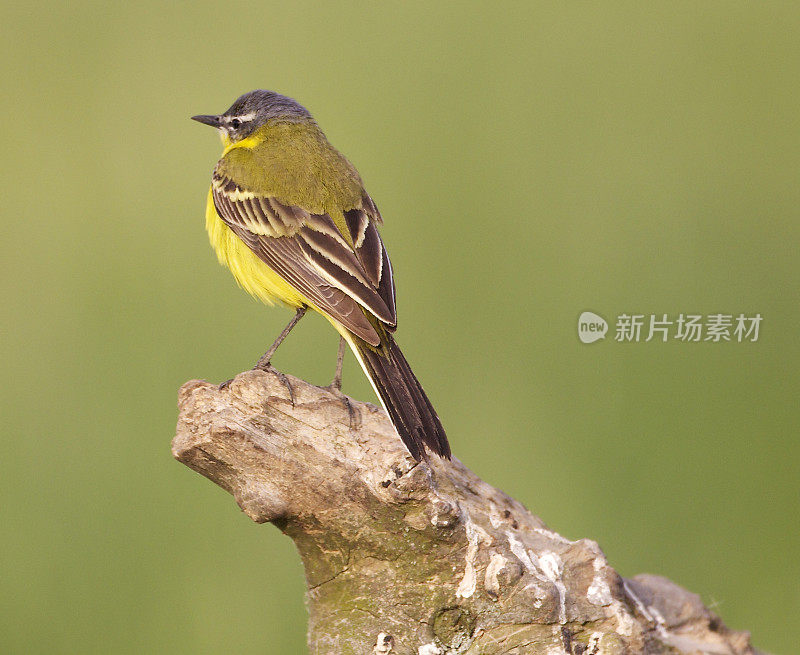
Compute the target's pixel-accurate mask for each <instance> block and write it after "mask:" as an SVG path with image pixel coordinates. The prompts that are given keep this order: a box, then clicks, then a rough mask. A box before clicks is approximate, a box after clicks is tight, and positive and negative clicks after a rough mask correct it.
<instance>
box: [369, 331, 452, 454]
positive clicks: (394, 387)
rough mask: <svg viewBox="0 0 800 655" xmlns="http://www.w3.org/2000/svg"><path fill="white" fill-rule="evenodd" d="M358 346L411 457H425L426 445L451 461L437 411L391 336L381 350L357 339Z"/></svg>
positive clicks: (448, 446) (386, 338)
mask: <svg viewBox="0 0 800 655" xmlns="http://www.w3.org/2000/svg"><path fill="white" fill-rule="evenodd" d="M355 346H356V348H358V352H359V354H360V355H361V360H362V362H363V364H364V367H365V368H366V373H367V375H369V377H370V378H371V379H372V383H373V384H374V385H375V389H376V390H377V392H378V394H379V395H380V397H381V400H383V404H384V405H385V407H386V410H387V411H388V412H389V417H390V418H391V419H392V423H394V427H395V429H396V430H397V433H398V434H399V435H400V438H401V439H402V440H403V443H404V444H405V445H406V448H408V450H409V452H410V453H411V455H412V457H413V458H414V459H415V460H417V461H420V459H422V458H424V457H426V453H425V447H426V446H427V447H428V449H430V450H432V451H433V452H434V453H436V454H437V455H439V456H440V457H444V458H446V459H450V444H449V443H447V435H446V434H445V433H444V428H443V427H442V423H441V421H440V420H439V417H438V416H437V415H436V410H435V409H434V408H433V405H431V401H430V400H428V396H426V395H425V392H424V391H423V389H422V385H420V383H419V381H418V380H417V378H416V376H415V375H414V373H413V371H412V370H411V367H410V366H409V365H408V362H407V361H406V358H405V357H403V353H402V352H400V347H399V346H398V345H397V344H396V343H395V341H394V339H392V337H391V335H389V334H386V335H385V337H384V344H383V346H382V347H381V348H380V350H375V349H374V348H372V347H370V346H369V345H367V344H366V343H364V342H363V341H361V340H360V339H358V338H356V339H355Z"/></svg>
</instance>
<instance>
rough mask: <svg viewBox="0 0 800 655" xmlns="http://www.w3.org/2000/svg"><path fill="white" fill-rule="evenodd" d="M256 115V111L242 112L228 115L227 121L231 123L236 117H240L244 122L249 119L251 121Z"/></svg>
mask: <svg viewBox="0 0 800 655" xmlns="http://www.w3.org/2000/svg"><path fill="white" fill-rule="evenodd" d="M255 117H256V114H255V112H250V113H249V114H242V115H241V116H226V117H225V122H226V123H230V122H231V121H232V120H233V119H234V118H238V119H239V120H240V121H242V122H243V123H245V122H247V121H251V120H253V119H254V118H255Z"/></svg>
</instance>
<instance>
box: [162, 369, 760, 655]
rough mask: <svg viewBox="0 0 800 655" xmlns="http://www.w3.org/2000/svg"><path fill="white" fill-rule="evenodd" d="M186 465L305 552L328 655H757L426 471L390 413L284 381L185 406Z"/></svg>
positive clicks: (463, 471)
mask: <svg viewBox="0 0 800 655" xmlns="http://www.w3.org/2000/svg"><path fill="white" fill-rule="evenodd" d="M179 406H180V417H179V420H178V428H177V434H176V436H175V439H174V440H173V442H172V449H173V454H174V456H175V457H176V458H177V459H178V460H179V461H181V462H182V463H184V464H186V465H187V466H189V467H190V468H192V469H194V470H195V471H197V472H198V473H201V474H202V475H204V476H206V477H207V478H209V479H210V480H212V481H213V482H215V483H216V484H218V485H219V486H221V487H223V488H224V489H226V490H227V491H228V492H230V493H231V494H232V495H233V496H234V498H235V499H236V502H237V503H238V504H239V506H240V507H241V508H242V510H243V511H244V512H245V513H246V514H247V515H248V516H249V517H250V518H252V519H253V520H254V521H257V522H259V523H263V522H267V521H269V522H272V523H274V524H275V525H276V526H278V527H279V528H280V529H281V530H282V531H283V532H284V533H285V534H287V535H288V536H289V537H291V538H292V539H293V540H294V542H295V544H296V546H297V549H298V551H299V552H300V556H301V558H302V560H303V564H304V566H305V572H306V582H307V585H308V591H307V594H306V599H307V604H308V611H309V630H308V645H309V650H310V652H311V653H312V654H314V655H323V654H324V655H328V654H330V655H334V654H335V655H342V654H347V655H349V654H353V655H355V654H358V655H369V654H372V653H380V654H386V653H393V654H394V653H396V654H398V655H406V654H407V655H412V654H413V655H437V654H438V655H444V654H446V653H448V654H455V653H463V654H468V655H478V654H480V655H500V654H501V653H502V654H508V655H511V654H512V653H513V654H523V653H536V654H539V653H541V654H543V655H544V654H547V655H554V654H563V653H568V654H570V655H601V654H609V655H611V654H622V653H636V654H645V653H647V654H651V653H652V654H656V653H658V654H667V653H714V654H717V653H719V654H720V655H722V654H724V655H741V654H745V653H755V652H756V651H755V650H754V649H753V648H752V647H751V646H750V640H749V635H748V634H747V633H744V632H734V631H731V630H729V629H727V628H726V627H725V626H724V625H723V623H722V621H721V620H720V619H719V618H718V617H717V616H716V615H714V614H713V613H712V612H710V611H709V610H708V609H706V608H705V607H704V606H703V604H702V603H701V602H700V600H699V598H698V597H697V596H696V595H694V594H691V593H689V592H688V591H686V590H684V589H682V588H681V587H679V586H678V585H676V584H674V583H672V582H670V581H669V580H666V579H664V578H661V577H657V576H652V575H640V576H636V577H635V578H632V579H627V580H626V579H624V578H622V577H620V575H619V574H618V573H617V572H616V571H615V570H614V569H613V568H612V567H611V566H610V565H609V563H608V562H607V561H606V558H605V556H604V555H603V552H602V551H601V550H600V548H599V546H598V545H597V544H596V543H595V542H594V541H590V540H588V539H580V540H578V541H570V540H569V539H566V538H564V537H562V536H561V535H558V534H556V533H555V532H552V531H551V530H548V529H547V526H546V525H545V524H544V523H543V522H542V521H541V520H540V519H539V518H537V517H536V516H533V515H532V514H531V513H530V512H529V511H528V510H527V509H526V508H525V507H524V506H523V505H522V504H521V503H519V502H518V501H516V500H514V499H513V498H510V497H508V496H507V495H506V494H504V493H503V492H501V491H499V490H497V489H495V488H494V487H492V486H490V485H489V484H487V483H486V482H483V481H482V480H480V479H479V478H478V477H477V476H475V474H473V473H472V472H471V471H470V470H469V469H467V468H466V467H465V466H464V465H463V464H462V463H461V462H459V461H458V460H457V459H455V458H454V459H453V461H452V462H447V461H443V460H440V459H438V458H436V457H435V456H432V457H431V460H430V461H428V462H422V463H419V464H417V463H415V462H414V461H413V459H412V458H411V456H410V455H408V453H407V452H406V450H405V448H404V447H403V445H402V443H401V442H400V440H399V438H398V437H397V436H396V434H395V432H394V429H393V428H392V425H391V423H390V422H389V420H388V418H387V417H386V415H385V413H384V411H383V410H382V409H380V408H377V407H375V406H373V405H370V404H367V403H362V402H357V401H355V400H352V399H348V398H346V397H345V396H343V395H342V394H340V393H337V392H332V391H330V390H328V389H326V388H320V387H316V386H313V385H310V384H308V383H307V382H303V381H302V380H298V379H296V378H293V377H291V376H285V375H283V374H282V373H279V372H277V371H269V372H264V371H248V372H246V373H242V374H240V375H239V376H238V377H236V378H235V380H234V381H233V382H232V383H231V384H230V386H229V387H227V388H226V389H222V390H220V389H219V388H218V387H217V385H214V384H209V383H207V382H202V381H198V380H193V381H191V382H187V383H186V384H185V385H183V387H182V388H181V390H180V397H179Z"/></svg>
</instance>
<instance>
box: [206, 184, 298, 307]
mask: <svg viewBox="0 0 800 655" xmlns="http://www.w3.org/2000/svg"><path fill="white" fill-rule="evenodd" d="M206 231H207V232H208V238H209V239H210V240H211V245H212V246H213V247H214V251H215V252H216V253H217V259H219V261H220V263H221V264H224V265H225V266H227V267H228V268H229V269H230V271H231V273H233V277H234V278H236V281H237V282H238V283H239V286H240V287H242V289H244V290H245V291H247V292H248V293H249V294H251V295H252V296H255V297H256V298H258V299H259V300H261V301H262V302H265V303H267V304H268V305H273V304H274V303H275V302H276V301H280V302H282V303H285V304H287V305H289V306H290V307H300V306H302V305H307V304H308V302H307V301H306V300H305V299H304V298H303V296H302V295H300V293H299V292H297V291H296V290H295V289H294V288H293V287H291V286H290V285H289V284H288V283H287V282H285V281H284V280H283V278H281V277H280V276H279V275H278V274H277V273H275V272H274V271H273V270H272V269H271V268H270V267H269V266H267V265H266V264H265V263H264V262H262V261H261V260H260V259H259V258H258V257H256V256H255V254H253V251H252V250H250V248H248V247H247V246H246V245H245V243H244V242H243V241H242V240H241V239H240V238H239V237H237V236H236V235H235V234H234V233H233V232H232V231H231V229H230V228H229V227H228V226H227V225H226V224H225V222H224V221H223V220H222V219H221V218H220V217H219V215H218V214H217V208H216V207H215V206H214V199H213V197H212V195H211V189H209V191H208V203H207V204H206Z"/></svg>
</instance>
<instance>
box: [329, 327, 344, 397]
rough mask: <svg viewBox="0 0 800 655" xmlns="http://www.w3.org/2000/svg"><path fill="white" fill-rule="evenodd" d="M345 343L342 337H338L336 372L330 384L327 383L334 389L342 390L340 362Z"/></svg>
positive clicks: (342, 358)
mask: <svg viewBox="0 0 800 655" xmlns="http://www.w3.org/2000/svg"><path fill="white" fill-rule="evenodd" d="M346 343H347V342H346V341H345V340H344V337H339V354H338V355H337V356H336V373H334V375H333V380H332V381H331V383H330V385H328V386H329V387H330V388H331V389H336V391H341V390H342V364H343V362H344V349H345V346H346Z"/></svg>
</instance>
